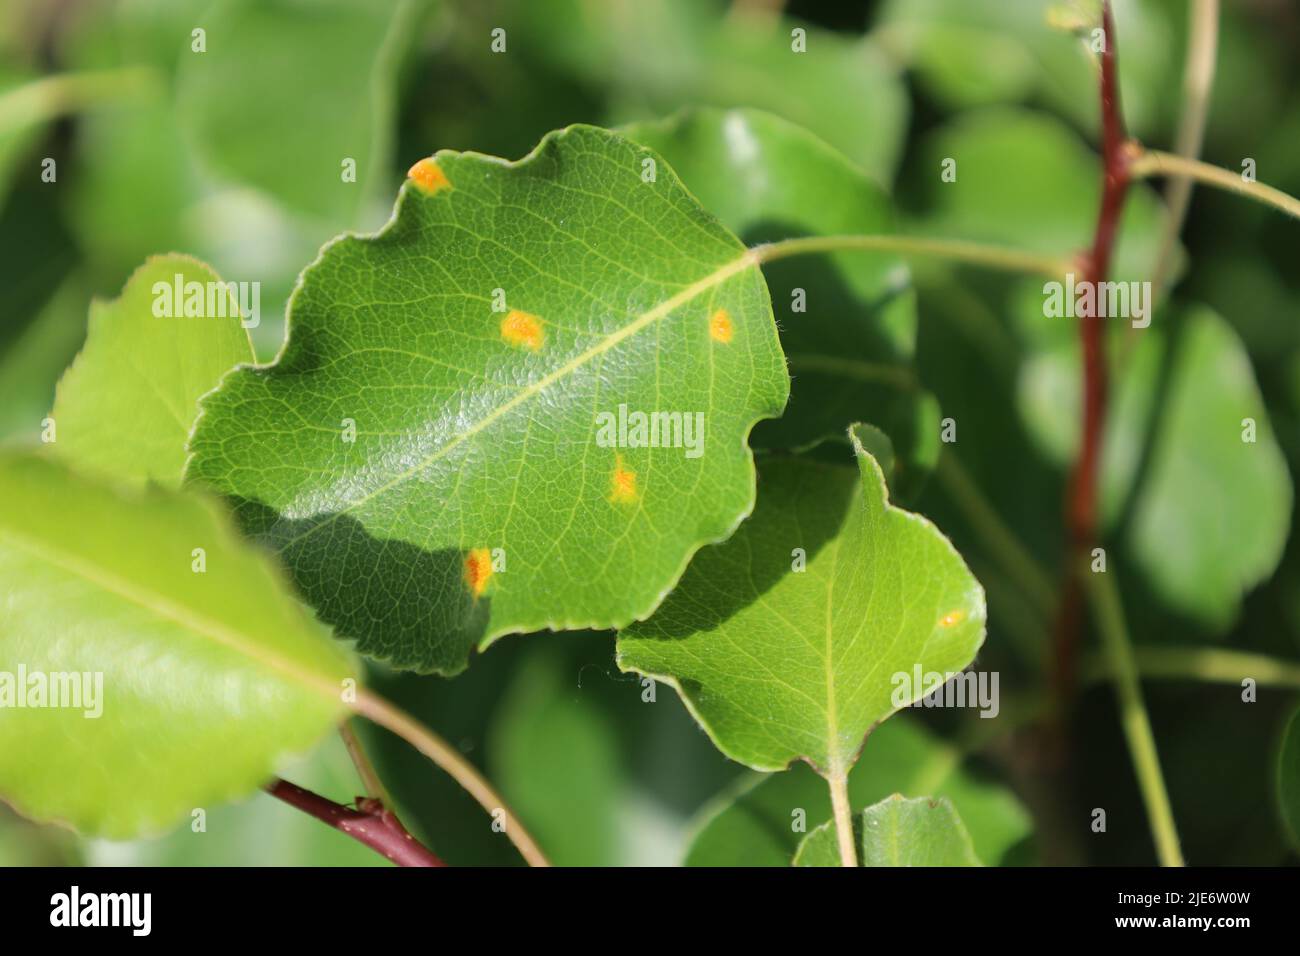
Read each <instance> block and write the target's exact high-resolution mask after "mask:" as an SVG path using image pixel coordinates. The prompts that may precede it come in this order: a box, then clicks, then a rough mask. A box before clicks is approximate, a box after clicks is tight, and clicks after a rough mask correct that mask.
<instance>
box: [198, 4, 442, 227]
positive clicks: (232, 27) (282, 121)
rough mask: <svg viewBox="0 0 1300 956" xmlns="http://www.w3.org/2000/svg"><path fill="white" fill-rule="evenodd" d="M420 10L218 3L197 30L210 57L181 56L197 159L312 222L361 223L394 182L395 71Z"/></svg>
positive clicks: (390, 6)
mask: <svg viewBox="0 0 1300 956" xmlns="http://www.w3.org/2000/svg"><path fill="white" fill-rule="evenodd" d="M420 6H421V2H417V0H319V2H317V3H314V4H313V5H312V10H311V15H310V16H304V15H303V10H302V6H301V4H300V3H297V2H293V0H218V2H217V3H215V4H214V5H213V6H212V7H211V9H209V10H207V11H206V12H205V14H204V16H203V17H202V18H201V23H200V24H198V25H200V26H202V27H203V28H204V29H206V31H207V36H206V46H207V49H206V52H204V53H194V54H191V55H189V56H186V57H184V58H183V59H182V61H181V69H180V77H179V81H178V87H179V92H178V98H177V109H178V110H179V111H180V114H181V116H182V118H183V119H184V121H186V122H187V123H188V126H189V132H190V135H191V140H192V142H193V143H194V147H195V150H196V152H197V154H198V156H199V157H200V158H201V159H202V160H204V161H206V163H207V164H208V165H209V166H210V167H211V168H212V169H213V170H214V171H216V172H217V173H218V174H219V175H221V176H223V177H226V178H230V179H234V180H235V181H236V182H240V183H247V184H249V185H251V186H254V187H256V188H258V189H260V190H263V191H265V192H266V193H268V194H270V195H271V196H273V197H275V199H276V200H277V201H279V202H281V203H283V204H285V205H286V206H288V207H289V208H291V209H294V210H296V211H297V212H299V213H301V214H303V215H306V216H314V217H317V218H319V219H321V220H323V221H325V222H327V223H330V224H332V225H335V226H343V225H347V224H350V223H352V222H353V221H354V220H355V219H356V218H357V217H358V216H359V215H360V214H361V212H362V211H363V209H364V203H365V202H366V201H367V200H368V199H371V198H373V197H374V194H375V192H376V190H377V189H378V190H380V191H382V190H383V189H384V188H385V187H386V185H387V177H388V175H389V172H388V165H389V161H390V160H389V153H390V149H391V139H392V127H393V125H394V112H395V105H394V100H395V96H394V87H395V85H396V72H397V67H398V64H399V61H400V58H401V54H402V52H403V50H404V48H405V46H406V44H409V43H410V42H411V40H412V38H413V37H414V36H415V35H417V31H416V30H415V28H414V22H415V17H416V14H417V12H418V10H419V8H420ZM268 131H274V133H273V135H274V141H275V148H274V149H268V148H267V136H268ZM345 160H352V161H354V162H355V164H356V169H355V172H356V177H355V180H354V181H347V180H345V179H344V177H343V175H342V174H343V171H344V166H343V163H344V161H345Z"/></svg>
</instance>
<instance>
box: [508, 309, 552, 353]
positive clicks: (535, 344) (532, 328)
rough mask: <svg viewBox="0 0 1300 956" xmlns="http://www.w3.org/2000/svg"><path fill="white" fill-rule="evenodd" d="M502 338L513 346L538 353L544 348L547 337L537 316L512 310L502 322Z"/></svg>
mask: <svg viewBox="0 0 1300 956" xmlns="http://www.w3.org/2000/svg"><path fill="white" fill-rule="evenodd" d="M501 337H502V338H503V339H505V340H506V341H507V342H509V343H510V344H511V345H522V346H523V347H524V348H527V349H532V350H533V351H534V352H536V351H537V350H538V349H539V348H541V347H542V339H544V338H545V335H544V334H543V332H542V323H541V320H539V319H538V318H537V316H535V315H529V314H528V313H527V312H520V311H519V310H518V309H511V310H510V311H509V312H508V313H507V314H506V317H505V318H504V319H502V320H501Z"/></svg>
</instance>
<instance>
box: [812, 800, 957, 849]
mask: <svg viewBox="0 0 1300 956" xmlns="http://www.w3.org/2000/svg"><path fill="white" fill-rule="evenodd" d="M853 831H854V840H855V842H856V843H857V846H858V864H859V865H860V866H979V865H980V862H979V860H978V859H976V857H975V851H974V849H972V847H971V842H970V834H969V833H967V832H966V827H965V826H964V825H963V824H962V822H961V817H959V816H957V811H956V810H954V809H953V806H952V804H951V803H950V802H949V801H947V800H945V799H943V798H942V797H940V798H939V799H938V800H933V799H931V798H929V797H917V798H916V799H913V800H904V799H903V798H902V797H901V796H900V795H899V794H894V795H893V796H892V797H887V798H886V799H884V800H882V801H880V802H879V803H877V804H875V805H874V806H870V807H867V809H865V810H863V811H862V813H861V815H859V816H856V817H855V819H854V821H853ZM836 840H837V838H836V834H835V824H834V823H824V824H822V825H821V826H819V827H818V828H817V829H816V830H813V831H812V832H811V833H809V834H808V835H807V836H806V837H804V839H803V842H802V843H800V844H799V851H798V852H797V853H796V854H795V857H794V865H795V866H839V865H840V854H839V847H838V844H837V842H836Z"/></svg>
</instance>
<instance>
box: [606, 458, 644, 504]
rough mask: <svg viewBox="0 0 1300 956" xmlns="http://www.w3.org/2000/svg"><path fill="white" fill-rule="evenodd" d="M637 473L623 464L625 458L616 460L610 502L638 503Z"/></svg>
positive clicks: (611, 476)
mask: <svg viewBox="0 0 1300 956" xmlns="http://www.w3.org/2000/svg"><path fill="white" fill-rule="evenodd" d="M636 499H637V487H636V472H635V471H632V469H630V468H628V467H627V466H626V465H625V464H624V463H623V456H622V455H616V456H615V458H614V473H613V474H612V475H610V479H609V500H610V501H613V502H617V503H620V504H627V503H628V502H632V501H636Z"/></svg>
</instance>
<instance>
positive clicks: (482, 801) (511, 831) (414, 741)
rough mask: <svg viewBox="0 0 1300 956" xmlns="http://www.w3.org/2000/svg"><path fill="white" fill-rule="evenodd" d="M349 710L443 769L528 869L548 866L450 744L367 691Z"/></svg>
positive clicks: (514, 819) (501, 802)
mask: <svg viewBox="0 0 1300 956" xmlns="http://www.w3.org/2000/svg"><path fill="white" fill-rule="evenodd" d="M352 707H353V710H355V711H356V712H357V713H358V714H360V715H361V716H362V717H365V718H366V719H367V720H371V721H373V722H374V723H376V724H378V725H379V726H381V727H383V728H385V729H387V730H390V731H392V732H393V733H395V734H397V736H399V737H401V738H402V739H403V740H405V741H406V742H407V743H409V744H410V745H411V746H412V747H414V748H415V749H416V750H418V751H420V753H422V754H424V755H425V756H426V757H428V758H429V759H430V760H432V761H433V762H434V763H435V764H437V765H438V766H439V767H441V768H442V769H443V770H445V771H446V772H447V773H448V774H449V775H450V776H451V778H452V779H453V780H455V781H456V782H457V783H458V784H460V786H461V787H462V788H463V789H464V790H465V791H466V792H468V793H469V795H470V796H472V797H473V798H474V799H475V800H477V801H478V803H479V805H480V806H481V807H483V809H484V810H486V811H487V812H488V814H489V815H491V817H492V819H493V821H494V822H497V821H499V822H500V823H501V825H502V829H503V830H504V831H505V834H506V837H507V838H508V839H509V840H510V842H511V843H513V844H514V845H515V848H516V849H518V850H519V853H520V855H521V856H522V857H523V858H524V859H525V860H526V861H528V864H529V865H530V866H550V863H549V862H548V861H547V859H546V856H545V855H544V854H543V853H542V850H541V848H540V847H539V846H538V845H537V841H536V840H534V839H533V838H532V835H531V834H529V832H528V831H527V830H525V829H524V826H523V824H522V823H520V822H519V818H518V817H516V816H515V814H514V812H513V811H511V810H510V808H509V807H508V806H507V805H506V802H505V801H504V800H503V799H501V795H500V794H499V793H497V792H496V791H495V790H493V789H492V785H491V784H490V783H488V782H487V780H485V779H484V777H483V775H482V774H480V773H479V772H478V769H477V768H476V767H475V766H474V765H473V764H471V763H470V762H469V761H468V760H466V759H465V758H464V757H463V756H461V755H460V753H459V752H457V751H456V749H455V748H454V747H452V746H451V744H449V743H447V741H445V740H443V739H442V738H441V737H439V736H438V735H437V734H435V733H434V732H433V731H432V730H430V729H429V728H428V727H425V726H424V725H423V724H421V723H420V722H419V721H417V720H416V719H415V718H413V717H411V715H409V714H407V713H406V712H405V711H403V710H400V709H399V708H397V707H396V706H394V705H393V704H390V703H389V702H388V701H386V700H384V699H383V698H382V697H379V696H377V695H374V694H371V693H370V692H369V691H366V690H359V691H358V692H357V699H356V702H355V703H354V704H353V705H352Z"/></svg>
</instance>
